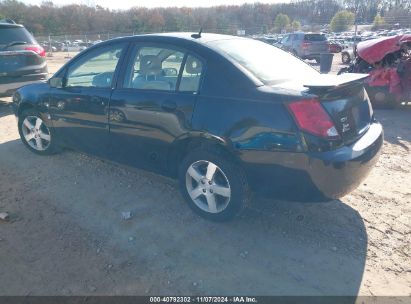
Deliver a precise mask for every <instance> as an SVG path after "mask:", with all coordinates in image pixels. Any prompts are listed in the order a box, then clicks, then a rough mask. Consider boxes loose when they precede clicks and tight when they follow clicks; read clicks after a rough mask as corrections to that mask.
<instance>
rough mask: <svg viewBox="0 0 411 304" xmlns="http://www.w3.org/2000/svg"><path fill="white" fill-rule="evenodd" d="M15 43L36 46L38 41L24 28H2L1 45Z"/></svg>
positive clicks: (0, 28) (0, 34) (0, 29)
mask: <svg viewBox="0 0 411 304" xmlns="http://www.w3.org/2000/svg"><path fill="white" fill-rule="evenodd" d="M14 41H24V42H26V43H27V44H34V43H36V41H35V40H34V38H33V36H32V35H31V34H30V33H29V32H28V31H27V30H26V29H25V28H24V27H0V45H2V46H5V45H7V44H9V43H12V42H14Z"/></svg>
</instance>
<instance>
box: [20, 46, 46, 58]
mask: <svg viewBox="0 0 411 304" xmlns="http://www.w3.org/2000/svg"><path fill="white" fill-rule="evenodd" d="M24 49H25V50H26V51H33V52H35V53H37V54H38V55H40V56H41V57H46V51H45V50H44V49H43V48H42V47H41V46H28V47H26V48H24Z"/></svg>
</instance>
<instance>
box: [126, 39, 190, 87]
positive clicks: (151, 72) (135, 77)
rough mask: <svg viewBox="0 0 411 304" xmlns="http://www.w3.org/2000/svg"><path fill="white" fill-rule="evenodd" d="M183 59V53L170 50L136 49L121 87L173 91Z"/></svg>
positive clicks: (156, 48)
mask: <svg viewBox="0 0 411 304" xmlns="http://www.w3.org/2000/svg"><path fill="white" fill-rule="evenodd" d="M183 59H184V53H182V52H180V51H177V50H173V49H170V48H161V47H141V48H136V49H135V51H134V54H133V55H132V64H131V65H130V66H129V68H128V71H127V72H126V77H125V79H124V83H123V87H124V88H131V89H140V90H160V91H175V90H176V87H177V80H178V77H179V73H180V69H181V65H182V63H183Z"/></svg>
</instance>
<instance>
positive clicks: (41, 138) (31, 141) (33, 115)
mask: <svg viewBox="0 0 411 304" xmlns="http://www.w3.org/2000/svg"><path fill="white" fill-rule="evenodd" d="M18 129H19V134H20V139H21V141H22V142H23V144H24V145H25V146H26V147H27V148H28V149H29V150H30V151H31V152H33V153H36V154H39V155H51V154H54V153H56V152H57V149H56V145H55V139H54V132H53V130H52V128H51V127H49V126H47V125H46V123H45V122H44V120H43V119H42V117H41V115H40V114H39V113H38V112H37V111H35V110H33V109H27V110H24V111H23V112H22V113H21V115H20V116H19V120H18Z"/></svg>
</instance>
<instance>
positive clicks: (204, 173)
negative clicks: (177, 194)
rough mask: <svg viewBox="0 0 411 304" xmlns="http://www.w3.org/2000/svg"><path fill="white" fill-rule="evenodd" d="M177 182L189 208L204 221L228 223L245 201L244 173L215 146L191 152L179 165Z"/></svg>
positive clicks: (239, 210)
mask: <svg viewBox="0 0 411 304" xmlns="http://www.w3.org/2000/svg"><path fill="white" fill-rule="evenodd" d="M179 182H180V190H181V193H182V195H183V197H184V199H185V200H186V201H187V203H188V205H189V206H190V208H191V209H192V210H193V211H194V212H196V213H197V214H199V215H200V216H202V217H203V218H206V219H208V220H212V221H219V222H221V221H227V220H230V219H232V218H234V217H235V216H237V215H239V214H240V213H241V211H243V209H244V208H245V207H246V205H247V204H248V202H249V198H250V190H249V186H248V183H247V179H246V177H245V173H244V171H243V170H242V168H241V167H240V166H239V165H238V164H236V163H235V162H233V161H232V160H230V159H229V157H228V155H227V153H225V152H224V151H223V150H222V149H220V148H218V147H214V146H203V147H202V148H199V149H196V150H193V151H191V152H190V153H189V154H188V155H187V156H186V157H185V158H184V160H183V161H182V163H181V165H180V170H179Z"/></svg>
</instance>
